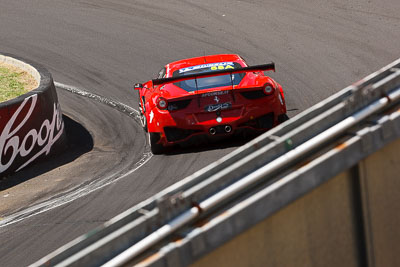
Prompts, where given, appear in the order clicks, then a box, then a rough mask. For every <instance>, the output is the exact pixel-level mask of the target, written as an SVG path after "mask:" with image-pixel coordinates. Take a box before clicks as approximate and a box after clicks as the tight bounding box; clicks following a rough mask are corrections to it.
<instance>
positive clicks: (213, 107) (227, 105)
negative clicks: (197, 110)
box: [205, 102, 232, 112]
mask: <svg viewBox="0 0 400 267" xmlns="http://www.w3.org/2000/svg"><path fill="white" fill-rule="evenodd" d="M231 107H232V104H231V103H230V102H226V103H221V104H214V105H208V106H206V107H205V110H206V111H207V112H215V111H218V110H224V109H229V108H231Z"/></svg>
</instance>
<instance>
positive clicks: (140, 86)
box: [133, 83, 143, 90]
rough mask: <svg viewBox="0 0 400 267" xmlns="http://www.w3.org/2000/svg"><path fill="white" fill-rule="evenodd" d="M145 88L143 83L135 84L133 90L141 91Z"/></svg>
mask: <svg viewBox="0 0 400 267" xmlns="http://www.w3.org/2000/svg"><path fill="white" fill-rule="evenodd" d="M142 88H143V84H141V83H135V85H134V86H133V89H135V90H140V89H142Z"/></svg>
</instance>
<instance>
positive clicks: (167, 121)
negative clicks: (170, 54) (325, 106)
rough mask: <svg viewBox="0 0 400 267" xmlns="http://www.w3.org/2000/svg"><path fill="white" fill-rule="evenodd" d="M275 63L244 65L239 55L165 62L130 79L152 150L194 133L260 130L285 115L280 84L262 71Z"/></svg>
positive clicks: (213, 135)
mask: <svg viewBox="0 0 400 267" xmlns="http://www.w3.org/2000/svg"><path fill="white" fill-rule="evenodd" d="M269 70H274V71H275V65H274V63H268V64H264V65H257V66H248V65H247V63H246V62H245V61H244V60H243V59H242V58H241V57H240V56H238V55H212V56H203V57H196V58H190V59H184V60H179V61H176V62H172V63H169V64H167V65H166V66H165V67H164V68H163V69H161V71H160V72H159V74H158V77H157V78H156V79H153V80H150V81H148V82H146V83H144V84H140V83H137V84H135V87H134V89H135V90H138V92H139V99H138V103H139V111H140V116H141V122H142V126H143V128H144V129H145V131H147V135H148V138H149V143H150V146H151V151H152V152H153V154H161V153H163V152H165V149H166V147H169V146H172V145H174V144H178V143H182V142H187V141H189V140H193V139H195V138H196V137H203V138H204V137H206V138H208V139H218V137H219V138H221V137H225V136H228V135H232V134H234V133H240V132H244V131H249V130H250V131H253V132H254V131H256V132H263V131H267V130H268V129H270V128H272V127H274V126H276V125H277V124H279V123H281V122H283V121H285V120H287V119H288V117H287V115H286V105H285V97H284V94H283V90H282V87H281V85H280V84H278V83H277V82H276V81H274V80H273V79H272V78H270V77H268V76H266V75H264V71H269Z"/></svg>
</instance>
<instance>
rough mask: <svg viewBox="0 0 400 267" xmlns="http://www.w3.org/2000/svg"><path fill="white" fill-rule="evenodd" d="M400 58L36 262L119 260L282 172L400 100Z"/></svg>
mask: <svg viewBox="0 0 400 267" xmlns="http://www.w3.org/2000/svg"><path fill="white" fill-rule="evenodd" d="M399 85H400V59H399V60H397V61H395V62H393V63H392V64H390V65H388V66H386V67H384V68H383V69H381V70H380V71H378V72H376V73H373V74H371V75H369V76H368V77H366V78H365V79H363V80H361V81H360V82H358V83H356V84H354V85H352V86H349V87H347V88H345V89H344V90H342V91H340V92H339V93H337V94H335V95H334V96H332V97H330V98H328V99H326V100H325V101H322V102H321V103H319V104H317V105H315V106H314V107H312V108H310V109H308V110H306V111H305V112H303V113H301V114H299V115H298V116H296V117H295V118H293V119H291V120H289V121H287V122H285V123H284V124H282V125H280V126H278V127H276V128H274V129H273V130H271V131H269V132H267V133H265V134H264V135H262V136H260V137H258V138H256V139H254V140H253V141H251V142H249V143H248V144H246V145H244V146H242V147H240V148H238V149H237V150H235V151H233V152H232V153H231V154H229V155H227V156H225V157H224V158H222V159H220V160H219V161H217V162H215V163H213V164H211V165H210V166H208V167H206V168H204V169H202V170H200V171H198V172H196V173H194V174H193V175H191V176H189V177H187V178H186V179H184V180H182V181H181V182H178V183H176V184H175V185H173V186H171V187H169V188H167V189H165V190H163V191H162V192H160V193H159V194H157V195H155V196H154V197H153V198H151V199H149V200H146V201H144V202H142V203H140V204H139V205H137V206H135V207H133V208H131V209H130V210H128V211H126V212H124V213H122V214H120V215H118V216H117V217H115V218H113V219H112V220H110V221H109V222H107V223H106V224H104V226H102V227H100V228H98V229H96V230H94V231H92V232H91V233H90V234H88V235H86V236H82V237H79V238H77V239H76V240H74V241H72V242H71V243H69V244H67V245H65V246H63V247H62V248H60V249H58V250H57V251H55V252H53V253H51V254H50V255H48V256H46V257H44V258H43V259H41V260H40V261H38V262H37V263H34V264H33V265H32V266H46V265H52V266H53V265H54V266H69V265H71V266H82V265H85V266H98V265H101V264H104V265H105V266H116V265H121V264H124V263H126V262H128V261H130V260H132V259H134V258H135V257H137V256H138V255H140V254H141V253H143V252H145V251H146V250H147V249H148V248H150V247H152V246H153V245H155V244H157V243H159V242H160V241H163V240H164V239H165V238H166V237H168V236H170V235H171V233H173V232H174V231H175V230H177V229H179V228H181V227H182V226H184V225H188V224H189V223H192V222H193V221H194V220H195V219H196V218H199V217H204V216H207V214H209V213H210V212H215V210H216V209H218V208H219V207H221V206H223V205H224V204H226V203H227V201H231V199H235V198H236V197H237V196H238V195H240V194H241V193H242V192H244V191H246V190H249V188H251V187H254V186H255V185H259V184H260V183H265V182H268V181H272V180H274V179H277V177H279V176H280V175H281V173H282V171H285V170H288V169H289V170H290V169H293V166H295V165H296V164H298V163H299V162H300V161H301V160H303V159H305V158H307V157H310V155H312V154H313V153H315V152H318V151H320V150H322V149H324V148H325V147H326V146H327V145H329V143H330V142H331V141H332V140H337V139H338V138H341V136H342V134H343V133H344V132H345V131H348V130H349V129H350V128H351V127H354V126H355V125H357V124H359V123H360V122H361V121H363V120H365V119H366V118H368V117H370V116H371V115H372V114H376V113H377V112H380V111H381V110H382V109H385V108H387V107H388V106H393V105H395V104H397V103H398V102H399V99H400V87H399Z"/></svg>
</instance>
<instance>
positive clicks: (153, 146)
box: [147, 132, 165, 155]
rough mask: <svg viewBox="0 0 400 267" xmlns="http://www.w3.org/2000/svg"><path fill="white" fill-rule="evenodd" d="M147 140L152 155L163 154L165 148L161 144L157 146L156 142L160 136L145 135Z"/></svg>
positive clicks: (157, 134)
mask: <svg viewBox="0 0 400 267" xmlns="http://www.w3.org/2000/svg"><path fill="white" fill-rule="evenodd" d="M147 136H148V139H149V145H150V149H151V152H152V153H153V154H154V155H159V154H163V153H164V152H165V147H164V146H163V145H161V144H157V142H158V141H159V140H160V134H159V133H150V132H149V133H147Z"/></svg>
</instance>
